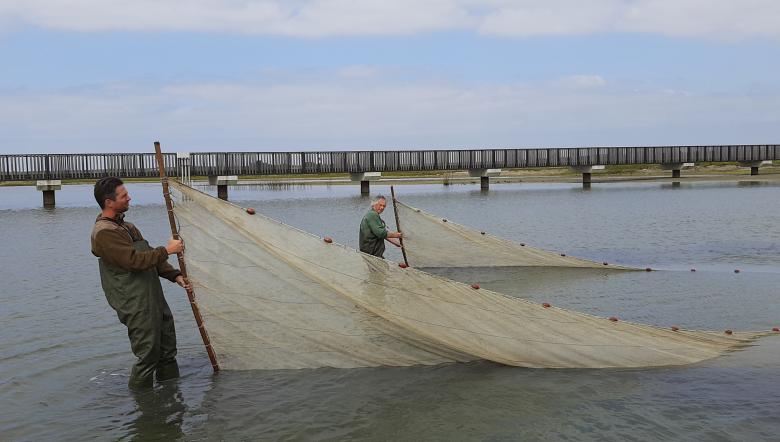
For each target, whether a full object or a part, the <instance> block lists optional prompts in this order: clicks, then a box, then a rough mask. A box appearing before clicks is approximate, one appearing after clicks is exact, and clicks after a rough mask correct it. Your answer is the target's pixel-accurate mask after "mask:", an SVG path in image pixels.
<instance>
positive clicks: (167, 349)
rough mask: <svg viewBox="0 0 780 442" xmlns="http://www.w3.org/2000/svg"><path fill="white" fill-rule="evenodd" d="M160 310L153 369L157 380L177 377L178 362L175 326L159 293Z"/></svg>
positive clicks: (168, 309)
mask: <svg viewBox="0 0 780 442" xmlns="http://www.w3.org/2000/svg"><path fill="white" fill-rule="evenodd" d="M160 310H161V313H162V315H161V318H162V322H161V324H160V359H159V361H158V363H157V369H156V370H155V377H156V378H157V382H162V381H165V380H168V379H173V378H178V377H179V364H178V363H177V362H176V328H175V327H174V324H173V314H171V309H170V308H169V307H168V303H167V302H165V297H163V296H162V295H160Z"/></svg>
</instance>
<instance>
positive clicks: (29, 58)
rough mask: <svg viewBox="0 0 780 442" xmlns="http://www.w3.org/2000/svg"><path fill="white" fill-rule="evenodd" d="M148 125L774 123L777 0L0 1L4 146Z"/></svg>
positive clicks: (676, 131)
mask: <svg viewBox="0 0 780 442" xmlns="http://www.w3.org/2000/svg"><path fill="white" fill-rule="evenodd" d="M584 5H587V6H584ZM158 139H159V140H160V141H161V142H162V143H163V147H164V149H166V150H168V151H225V150H244V151H246V150H249V151H274V150H331V149H339V150H341V149H416V148H420V149H422V148H503V147H512V148H522V147H555V146H596V145H607V146H611V145H660V144H664V145H678V144H682V145H687V144H734V143H740V144H743V143H744V144H753V143H756V144H760V143H780V1H776V0H740V1H736V0H735V1H727V0H589V1H581V0H547V1H531V0H482V1H477V0H416V1H411V0H353V1H347V0H286V1H281V0H280V1H276V0H132V1H130V0H2V1H0V153H36V152H41V153H43V152H112V151H117V152H119V151H122V152H143V151H150V150H151V148H152V142H153V141H154V140H158Z"/></svg>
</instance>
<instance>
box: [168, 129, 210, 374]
mask: <svg viewBox="0 0 780 442" xmlns="http://www.w3.org/2000/svg"><path fill="white" fill-rule="evenodd" d="M154 151H155V154H156V156H157V167H158V168H159V169H160V182H161V183H162V189H163V197H165V206H166V207H167V208H168V221H169V222H170V224H171V233H172V234H173V238H174V239H181V237H180V236H179V232H178V229H177V228H176V218H174V216H173V203H172V202H171V193H170V191H169V189H168V176H167V175H166V174H165V164H164V161H163V155H162V150H160V142H159V141H155V142H154ZM176 256H177V257H178V258H179V270H181V274H182V276H184V281H187V282H189V279H188V278H187V265H186V264H185V262H184V253H183V252H179V253H177V254H176ZM187 298H189V300H190V307H192V314H193V315H194V316H195V322H196V323H197V324H198V331H199V332H200V337H201V339H203V345H205V346H206V353H208V355H209V360H210V361H211V368H213V369H214V373H218V372H219V364H218V363H217V355H216V354H215V353H214V349H213V348H212V347H211V340H210V339H209V334H208V332H207V331H206V327H204V326H203V317H202V316H201V315H200V308H199V307H198V302H197V301H196V300H195V291H194V290H193V289H192V287H190V288H189V289H187Z"/></svg>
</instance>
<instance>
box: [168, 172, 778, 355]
mask: <svg viewBox="0 0 780 442" xmlns="http://www.w3.org/2000/svg"><path fill="white" fill-rule="evenodd" d="M171 193H172V196H173V197H174V200H175V209H174V210H175V215H176V218H177V219H178V222H179V224H180V232H181V235H182V237H183V238H184V240H185V247H186V251H185V259H186V263H187V266H188V272H189V278H190V280H191V282H192V283H193V285H194V288H195V294H196V296H197V302H198V304H199V306H200V310H201V313H202V315H203V321H204V327H205V328H206V330H207V331H208V334H209V335H210V338H211V343H212V346H213V348H214V350H215V352H216V355H217V360H218V362H219V364H220V366H221V368H222V369H227V370H230V369H291V368H314V367H370V366H406V365H416V364H440V363H444V362H454V361H470V360H476V359H488V360H491V361H495V362H499V363H503V364H508V365H516V366H524V367H569V368H580V367H587V368H599V367H648V366H665V365H680V364H688V363H692V362H697V361H701V360H704V359H708V358H712V357H714V356H717V355H719V354H722V353H723V352H725V351H728V350H732V349H736V348H739V347H741V346H744V345H746V344H748V343H749V342H750V341H751V340H753V339H755V338H757V337H758V336H761V335H762V334H763V333H734V334H732V335H726V334H724V333H723V332H702V331H688V330H679V331H672V330H669V329H661V328H657V327H652V326H647V325H640V324H633V323H628V322H623V321H617V322H613V321H610V320H609V319H606V318H600V317H596V316H591V315H586V314H582V313H577V312H573V311H568V310H565V309H561V308H555V307H545V306H543V305H540V304H537V303H532V302H529V301H526V300H523V299H518V298H514V297H511V296H507V295H503V294H500V293H496V292H492V291H489V290H484V289H475V288H472V287H471V286H469V285H466V284H462V283H458V282H455V281H451V280H448V279H445V278H441V277H437V276H434V275H430V274H428V273H425V272H422V271H419V270H415V269H412V268H401V267H400V266H398V265H397V264H395V263H393V262H389V261H386V260H383V259H381V258H376V257H374V256H369V255H366V254H363V253H361V252H358V251H356V250H354V249H351V248H349V247H346V246H343V245H339V244H336V243H329V242H326V241H324V240H323V238H319V237H316V236H314V235H311V234H309V233H306V232H303V231H300V230H298V229H295V228H293V227H290V226H287V225H285V224H282V223H280V222H278V221H275V220H273V219H270V218H267V217H265V216H263V215H260V214H256V215H251V214H249V213H247V211H246V210H244V209H243V208H241V207H239V206H237V205H234V204H231V203H228V202H225V201H222V200H219V199H217V198H214V197H212V196H209V195H207V194H204V193H201V192H199V191H197V190H194V189H192V188H190V187H187V186H184V185H181V184H179V183H175V182H174V183H172V187H171Z"/></svg>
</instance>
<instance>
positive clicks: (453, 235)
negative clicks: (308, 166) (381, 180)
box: [395, 200, 638, 270]
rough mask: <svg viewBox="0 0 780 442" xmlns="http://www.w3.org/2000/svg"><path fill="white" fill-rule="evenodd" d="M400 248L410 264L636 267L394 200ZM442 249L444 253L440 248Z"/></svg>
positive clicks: (629, 268) (416, 265)
mask: <svg viewBox="0 0 780 442" xmlns="http://www.w3.org/2000/svg"><path fill="white" fill-rule="evenodd" d="M395 208H396V212H397V213H398V218H399V228H401V230H402V231H403V233H404V249H405V250H406V256H407V259H408V262H409V265H411V266H414V267H424V268H425V267H429V268H434V267H582V268H588V267H590V268H596V267H598V268H604V269H615V270H638V269H636V268H632V267H624V266H619V265H614V264H604V263H603V262H595V261H588V260H586V259H581V258H576V257H573V256H565V254H561V253H560V252H551V251H548V250H542V249H538V248H535V247H531V246H528V245H526V244H523V243H520V244H518V243H515V242H512V241H508V240H505V239H503V238H499V237H497V236H493V235H490V234H488V233H486V232H480V231H477V230H474V229H471V228H469V227H466V226H463V225H460V224H456V223H454V222H452V221H451V220H449V219H444V218H441V217H437V216H435V215H432V214H430V213H426V212H424V211H422V210H420V209H417V208H414V207H410V206H407V205H406V204H404V203H402V202H401V201H398V200H396V201H395ZM443 250H446V253H444V252H442V251H443Z"/></svg>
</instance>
